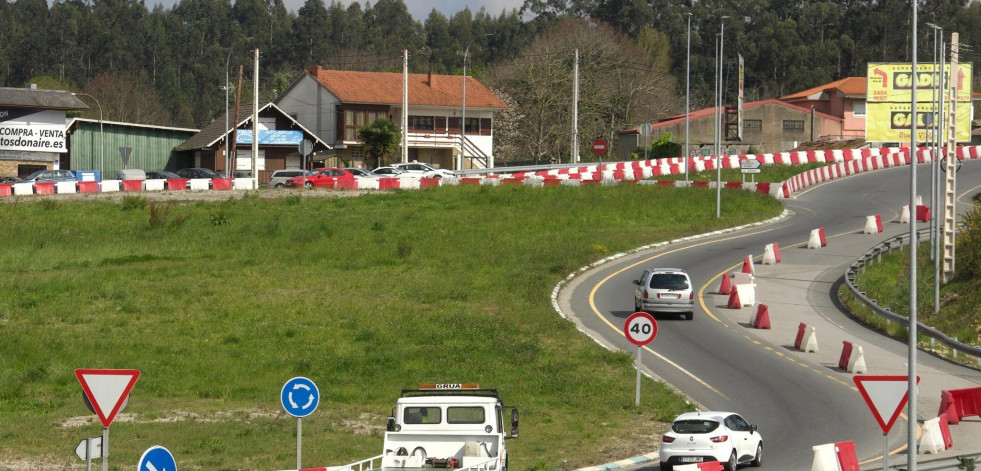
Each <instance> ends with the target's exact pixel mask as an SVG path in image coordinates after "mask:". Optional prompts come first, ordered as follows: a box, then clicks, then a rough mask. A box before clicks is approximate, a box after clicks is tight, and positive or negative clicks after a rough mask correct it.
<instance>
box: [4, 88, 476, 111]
mask: <svg viewBox="0 0 981 471" xmlns="http://www.w3.org/2000/svg"><path fill="white" fill-rule="evenodd" d="M468 95H469V93H468ZM0 105H3V106H8V107H15V108H39V109H49V110H86V109H88V108H89V107H88V105H86V104H85V102H83V101H81V100H79V99H78V97H76V96H74V95H72V94H71V92H67V91H63V90H34V89H30V88H10V87H0Z"/></svg>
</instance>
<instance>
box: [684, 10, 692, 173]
mask: <svg viewBox="0 0 981 471" xmlns="http://www.w3.org/2000/svg"><path fill="white" fill-rule="evenodd" d="M685 56H686V59H685V181H688V156H690V155H691V152H690V151H689V148H688V145H689V140H688V127H689V123H690V120H691V111H690V110H691V13H688V47H687V49H686V53H685Z"/></svg>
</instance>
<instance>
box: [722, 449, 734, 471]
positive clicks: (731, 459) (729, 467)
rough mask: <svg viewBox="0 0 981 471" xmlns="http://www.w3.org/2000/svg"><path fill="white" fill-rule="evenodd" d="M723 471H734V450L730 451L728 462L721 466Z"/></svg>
mask: <svg viewBox="0 0 981 471" xmlns="http://www.w3.org/2000/svg"><path fill="white" fill-rule="evenodd" d="M722 467H723V468H725V471H736V450H732V454H731V455H729V461H727V462H726V464H724V465H722Z"/></svg>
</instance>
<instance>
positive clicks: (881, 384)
mask: <svg viewBox="0 0 981 471" xmlns="http://www.w3.org/2000/svg"><path fill="white" fill-rule="evenodd" d="M853 379H854V380H855V385H856V386H858V392H860V393H862V398H863V399H865V403H866V404H868V405H869V409H871V410H872V415H874V416H875V420H877V421H878V422H879V427H882V433H885V434H888V433H889V429H891V428H892V424H894V423H895V422H896V418H897V417H899V413H900V412H902V411H903V406H905V405H906V401H907V400H908V399H909V376H869V375H865V376H855V377H854V378H853ZM916 383H917V384H919V383H920V378H919V376H917V377H916Z"/></svg>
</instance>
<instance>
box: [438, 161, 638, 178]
mask: <svg viewBox="0 0 981 471" xmlns="http://www.w3.org/2000/svg"><path fill="white" fill-rule="evenodd" d="M606 163H607V164H608V163H614V164H615V163H619V162H616V161H614V162H606ZM598 164H599V162H580V163H578V164H543V165H518V166H514V167H493V168H472V169H467V170H455V171H454V172H453V173H455V174H457V175H460V176H466V175H483V174H485V173H517V172H537V171H539V170H558V169H563V168H578V167H585V166H590V165H598Z"/></svg>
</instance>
